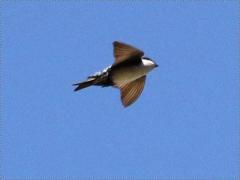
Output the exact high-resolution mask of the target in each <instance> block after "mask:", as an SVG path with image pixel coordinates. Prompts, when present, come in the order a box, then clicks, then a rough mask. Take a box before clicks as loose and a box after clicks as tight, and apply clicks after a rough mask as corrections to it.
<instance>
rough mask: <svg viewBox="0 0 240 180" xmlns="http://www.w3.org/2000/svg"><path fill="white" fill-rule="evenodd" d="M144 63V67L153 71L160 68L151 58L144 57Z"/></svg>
mask: <svg viewBox="0 0 240 180" xmlns="http://www.w3.org/2000/svg"><path fill="white" fill-rule="evenodd" d="M142 63H143V65H144V66H148V67H151V68H152V69H153V68H156V67H158V65H157V63H156V62H154V61H153V60H152V59H150V58H149V57H145V56H143V57H142Z"/></svg>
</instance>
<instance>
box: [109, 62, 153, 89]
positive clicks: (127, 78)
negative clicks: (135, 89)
mask: <svg viewBox="0 0 240 180" xmlns="http://www.w3.org/2000/svg"><path fill="white" fill-rule="evenodd" d="M150 70H151V69H149V68H148V67H145V66H127V67H120V68H117V69H114V70H113V71H112V81H113V82H114V84H116V85H117V86H121V85H123V84H127V83H129V82H132V81H134V80H136V79H138V78H140V77H142V76H144V75H146V74H147V73H148V72H149V71H150Z"/></svg>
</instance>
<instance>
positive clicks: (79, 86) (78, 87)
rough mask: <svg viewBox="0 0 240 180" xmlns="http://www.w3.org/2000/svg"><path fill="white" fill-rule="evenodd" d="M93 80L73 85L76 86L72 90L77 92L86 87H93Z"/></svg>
mask: <svg viewBox="0 0 240 180" xmlns="http://www.w3.org/2000/svg"><path fill="white" fill-rule="evenodd" d="M94 80H95V79H88V80H86V81H84V82H80V83H76V84H73V86H77V87H76V88H75V89H74V91H78V90H80V89H83V88H86V87H89V86H91V85H93V84H94Z"/></svg>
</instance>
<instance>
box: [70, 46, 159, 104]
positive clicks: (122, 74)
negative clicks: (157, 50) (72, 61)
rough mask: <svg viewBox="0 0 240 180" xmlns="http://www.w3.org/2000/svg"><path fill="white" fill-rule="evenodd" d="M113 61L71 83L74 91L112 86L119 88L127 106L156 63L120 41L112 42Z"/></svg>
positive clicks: (142, 86) (138, 92)
mask: <svg viewBox="0 0 240 180" xmlns="http://www.w3.org/2000/svg"><path fill="white" fill-rule="evenodd" d="M113 54H114V58H115V62H114V63H113V64H112V65H111V66H109V67H107V68H105V69H104V70H103V71H100V72H97V73H95V74H93V75H91V76H89V77H88V78H87V80H86V81H84V82H80V83H76V84H73V85H74V86H77V87H76V88H75V89H74V91H78V90H80V89H83V88H86V87H89V86H92V85H96V86H102V87H107V86H113V87H117V88H119V89H120V92H121V101H122V104H123V105H124V106H125V107H127V106H129V105H131V104H132V103H133V102H135V101H136V100H137V98H138V97H139V96H140V94H141V93H142V91H143V88H144V84H145V81H146V75H147V73H148V72H150V71H151V70H152V69H154V68H156V67H158V65H157V64H156V63H155V62H154V61H153V60H151V59H150V58H148V57H145V56H144V52H143V51H141V50H139V49H137V48H135V47H133V46H131V45H128V44H125V43H122V42H117V41H115V42H113Z"/></svg>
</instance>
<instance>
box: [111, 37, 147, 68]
mask: <svg viewBox="0 0 240 180" xmlns="http://www.w3.org/2000/svg"><path fill="white" fill-rule="evenodd" d="M113 54H114V57H115V63H114V65H116V64H119V63H122V62H124V61H127V60H135V61H136V60H140V58H141V57H142V56H143V55H144V52H142V51H141V50H139V49H137V48H135V47H133V46H130V45H128V44H125V43H122V42H118V41H114V42H113Z"/></svg>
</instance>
